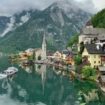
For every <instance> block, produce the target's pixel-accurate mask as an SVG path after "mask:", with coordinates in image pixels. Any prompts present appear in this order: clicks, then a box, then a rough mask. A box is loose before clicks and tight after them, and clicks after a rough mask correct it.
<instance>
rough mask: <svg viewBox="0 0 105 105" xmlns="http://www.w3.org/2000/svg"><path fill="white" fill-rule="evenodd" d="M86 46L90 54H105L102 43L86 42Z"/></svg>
mask: <svg viewBox="0 0 105 105" xmlns="http://www.w3.org/2000/svg"><path fill="white" fill-rule="evenodd" d="M97 47H98V48H97ZM85 48H86V49H87V51H88V53H90V54H105V49H104V48H103V47H101V46H100V45H99V46H97V45H96V44H86V45H85Z"/></svg>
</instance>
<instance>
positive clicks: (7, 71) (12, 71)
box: [4, 67, 18, 76]
mask: <svg viewBox="0 0 105 105" xmlns="http://www.w3.org/2000/svg"><path fill="white" fill-rule="evenodd" d="M17 72H18V69H17V68H15V67H9V68H8V69H7V70H5V71H4V74H6V75H7V76H11V75H13V74H15V73H17Z"/></svg>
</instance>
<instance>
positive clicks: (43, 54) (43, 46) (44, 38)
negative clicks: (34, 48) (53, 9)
mask: <svg viewBox="0 0 105 105" xmlns="http://www.w3.org/2000/svg"><path fill="white" fill-rule="evenodd" d="M42 59H43V60H44V59H46V37H45V32H44V35H43V42H42Z"/></svg>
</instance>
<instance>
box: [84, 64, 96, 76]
mask: <svg viewBox="0 0 105 105" xmlns="http://www.w3.org/2000/svg"><path fill="white" fill-rule="evenodd" d="M82 75H83V76H84V77H85V78H90V77H94V76H96V70H95V69H93V68H91V67H90V66H84V67H83V69H82Z"/></svg>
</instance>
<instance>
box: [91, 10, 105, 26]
mask: <svg viewBox="0 0 105 105" xmlns="http://www.w3.org/2000/svg"><path fill="white" fill-rule="evenodd" d="M92 24H93V26H94V27H97V28H105V9H103V10H102V11H100V12H98V13H97V14H96V15H95V16H94V17H93V18H92Z"/></svg>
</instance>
